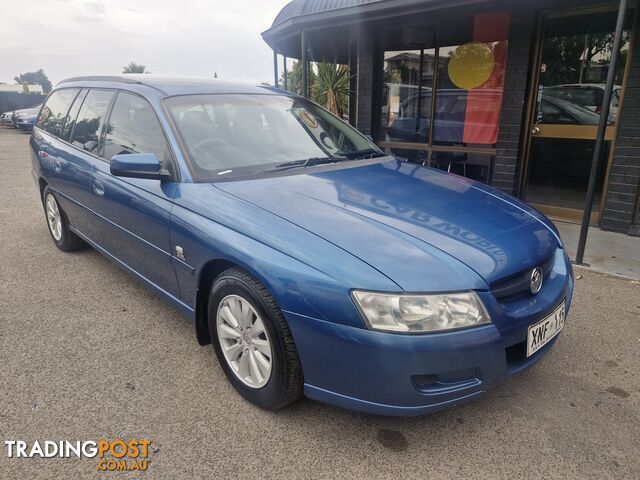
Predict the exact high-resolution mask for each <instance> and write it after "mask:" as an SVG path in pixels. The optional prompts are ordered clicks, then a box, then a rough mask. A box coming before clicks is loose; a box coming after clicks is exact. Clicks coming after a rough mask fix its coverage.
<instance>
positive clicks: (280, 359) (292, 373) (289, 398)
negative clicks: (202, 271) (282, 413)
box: [208, 268, 303, 410]
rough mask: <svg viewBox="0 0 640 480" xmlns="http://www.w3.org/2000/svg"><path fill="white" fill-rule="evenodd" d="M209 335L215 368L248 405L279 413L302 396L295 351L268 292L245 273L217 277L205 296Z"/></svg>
mask: <svg viewBox="0 0 640 480" xmlns="http://www.w3.org/2000/svg"><path fill="white" fill-rule="evenodd" d="M208 321H209V332H210V333H211V338H212V340H213V341H212V343H213V348H214V350H215V352H216V355H217V357H218V360H219V361H220V365H221V366H222V369H223V370H224V372H225V374H226V376H227V378H228V379H229V381H230V382H231V384H232V385H233V386H234V387H235V389H236V390H237V391H238V393H240V395H242V396H243V397H244V398H245V399H246V400H248V401H249V402H251V403H253V404H255V405H257V406H259V407H262V408H265V409H268V410H277V409H279V408H282V407H284V406H286V405H288V404H290V403H292V402H294V401H295V400H297V399H298V398H300V396H301V395H302V386H303V377H302V367H301V365H300V359H299V358H298V352H297V350H296V347H295V344H294V342H293V337H292V336H291V332H290V331H289V326H288V325H287V322H286V320H285V319H284V316H283V315H282V312H281V310H280V308H279V307H278V305H277V304H276V302H275V300H274V299H273V297H272V296H271V294H270V293H269V291H268V290H267V289H266V288H265V287H264V286H263V285H262V284H261V283H260V282H259V281H258V280H256V279H255V278H254V277H252V276H251V275H249V274H248V273H247V272H245V271H244V270H241V269H239V268H233V269H230V270H227V271H226V272H223V273H222V274H220V275H219V276H218V278H216V280H215V281H214V282H213V285H212V287H211V291H210V293H209V303H208Z"/></svg>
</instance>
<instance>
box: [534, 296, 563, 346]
mask: <svg viewBox="0 0 640 480" xmlns="http://www.w3.org/2000/svg"><path fill="white" fill-rule="evenodd" d="M564 305H565V302H564V301H563V302H562V303H561V304H560V306H559V307H558V308H556V309H555V310H554V312H553V313H552V314H551V315H549V316H548V317H546V318H544V319H543V320H540V321H539V322H538V323H535V324H533V325H531V326H530V327H529V330H528V332H527V357H530V356H531V355H533V354H534V353H536V352H537V351H538V350H540V349H541V348H542V347H544V346H545V345H546V344H547V343H549V342H550V341H551V339H553V337H555V336H556V335H558V334H559V333H560V330H562V327H564V310H565V309H564Z"/></svg>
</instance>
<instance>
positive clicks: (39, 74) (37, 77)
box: [14, 69, 51, 93]
mask: <svg viewBox="0 0 640 480" xmlns="http://www.w3.org/2000/svg"><path fill="white" fill-rule="evenodd" d="M14 80H15V82H16V83H17V84H18V85H24V84H25V82H26V83H27V85H40V86H42V91H43V92H44V93H49V92H50V91H51V82H50V81H49V79H48V78H47V75H46V74H45V73H44V70H42V69H40V70H37V71H35V72H26V73H21V74H20V75H18V76H17V77H14Z"/></svg>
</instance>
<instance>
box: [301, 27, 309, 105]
mask: <svg viewBox="0 0 640 480" xmlns="http://www.w3.org/2000/svg"><path fill="white" fill-rule="evenodd" d="M300 42H301V44H302V45H301V47H302V55H301V57H302V58H301V59H300V61H301V62H302V95H304V96H305V97H306V98H309V55H308V52H307V34H306V32H305V31H304V30H303V31H302V33H301V34H300Z"/></svg>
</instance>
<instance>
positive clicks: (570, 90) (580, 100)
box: [544, 83, 622, 124]
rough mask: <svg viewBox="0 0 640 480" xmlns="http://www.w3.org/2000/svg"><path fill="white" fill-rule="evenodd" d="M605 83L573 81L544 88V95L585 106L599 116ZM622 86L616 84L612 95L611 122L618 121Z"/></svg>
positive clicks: (609, 119)
mask: <svg viewBox="0 0 640 480" xmlns="http://www.w3.org/2000/svg"><path fill="white" fill-rule="evenodd" d="M604 91H605V84H600V83H573V84H567V85H554V86H552V87H545V88H544V95H545V96H547V97H554V98H558V99H561V100H566V101H567V102H570V103H573V104H574V105H577V106H579V107H582V108H585V109H587V110H589V111H591V112H593V113H595V114H597V115H598V116H600V113H601V111H602V101H603V99H604ZM621 93H622V87H621V86H620V85H614V86H613V91H612V95H611V106H610V107H609V108H610V110H609V118H608V122H609V124H614V123H616V117H617V116H618V106H619V105H620V94H621Z"/></svg>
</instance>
